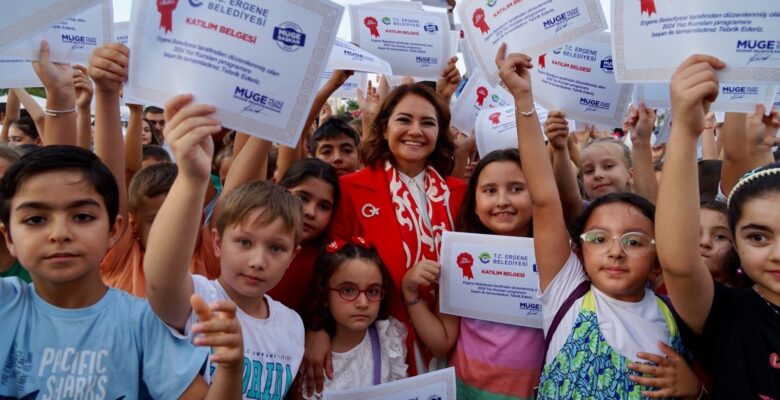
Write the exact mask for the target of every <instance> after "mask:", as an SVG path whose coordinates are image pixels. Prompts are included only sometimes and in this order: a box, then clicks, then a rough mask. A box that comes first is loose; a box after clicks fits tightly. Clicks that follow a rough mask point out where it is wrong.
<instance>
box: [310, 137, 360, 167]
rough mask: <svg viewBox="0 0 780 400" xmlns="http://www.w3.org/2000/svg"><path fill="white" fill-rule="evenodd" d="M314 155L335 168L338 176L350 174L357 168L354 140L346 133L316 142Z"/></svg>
mask: <svg viewBox="0 0 780 400" xmlns="http://www.w3.org/2000/svg"><path fill="white" fill-rule="evenodd" d="M314 157H316V158H319V159H320V160H322V161H325V162H326V163H328V164H330V165H332V166H333V168H336V172H337V173H338V174H339V176H342V175H346V174H351V173H353V172H355V171H357V169H358V153H357V146H355V141H354V140H353V139H352V138H351V137H349V136H347V135H338V136H336V137H335V138H332V139H322V140H320V141H319V142H317V150H316V151H315V152H314Z"/></svg>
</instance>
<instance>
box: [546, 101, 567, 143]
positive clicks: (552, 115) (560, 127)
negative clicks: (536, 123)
mask: <svg viewBox="0 0 780 400" xmlns="http://www.w3.org/2000/svg"><path fill="white" fill-rule="evenodd" d="M544 134H545V135H546V136H547V140H549V141H550V145H552V147H553V149H555V150H564V149H566V148H567V147H566V146H567V144H568V143H567V142H568V140H569V122H568V121H566V114H564V113H563V111H550V112H549V113H547V120H546V121H544Z"/></svg>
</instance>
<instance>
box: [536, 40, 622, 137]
mask: <svg viewBox="0 0 780 400" xmlns="http://www.w3.org/2000/svg"><path fill="white" fill-rule="evenodd" d="M611 53H612V52H611V49H610V47H609V34H607V33H605V32H602V33H598V34H595V35H592V36H590V37H588V38H584V39H580V40H577V41H574V42H572V43H569V44H567V45H564V46H563V47H559V48H557V49H554V50H553V51H551V52H548V53H546V54H542V55H540V56H539V57H538V58H537V59H536V60H535V61H536V63H535V64H534V68H533V69H532V70H531V81H532V85H533V90H534V100H536V101H537V102H538V103H539V104H541V105H542V106H543V107H544V108H546V109H548V110H561V111H563V112H565V113H566V117H567V118H571V119H574V120H578V121H585V122H591V123H595V124H601V125H606V126H610V127H616V126H623V119H624V117H625V111H626V110H627V109H628V104H629V102H630V101H631V94H632V91H633V90H634V88H633V85H631V84H620V83H616V82H615V78H614V75H613V70H612V54H611Z"/></svg>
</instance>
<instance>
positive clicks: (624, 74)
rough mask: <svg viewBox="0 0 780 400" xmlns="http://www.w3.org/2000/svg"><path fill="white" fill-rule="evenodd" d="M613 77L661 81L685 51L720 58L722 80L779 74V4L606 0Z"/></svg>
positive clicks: (767, 79) (776, 76) (761, 79)
mask: <svg viewBox="0 0 780 400" xmlns="http://www.w3.org/2000/svg"><path fill="white" fill-rule="evenodd" d="M612 40H613V43H612V46H613V49H614V56H615V78H616V79H617V80H618V81H622V82H640V81H648V82H652V81H666V82H668V81H669V79H670V78H671V76H672V73H674V71H675V70H676V69H677V67H678V66H679V65H680V64H681V63H682V62H683V60H685V59H686V58H687V57H688V56H690V55H691V54H696V53H700V54H709V55H712V56H715V57H718V58H720V59H721V60H723V61H724V62H725V63H726V68H725V69H724V70H722V71H721V72H720V73H719V76H720V78H721V79H722V80H723V81H730V82H744V81H753V82H776V81H778V80H780V9H778V7H777V3H776V2H774V1H766V0H740V1H730V0H685V1H677V0H674V1H673V0H641V1H636V0H628V1H613V2H612Z"/></svg>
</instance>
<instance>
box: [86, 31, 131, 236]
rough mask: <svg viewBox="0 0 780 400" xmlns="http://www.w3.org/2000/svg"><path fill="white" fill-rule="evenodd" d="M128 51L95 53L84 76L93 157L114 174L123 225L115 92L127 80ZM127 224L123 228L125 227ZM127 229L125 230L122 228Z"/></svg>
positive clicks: (109, 48)
mask: <svg viewBox="0 0 780 400" xmlns="http://www.w3.org/2000/svg"><path fill="white" fill-rule="evenodd" d="M129 54H130V50H129V49H128V48H127V47H125V46H123V45H121V44H119V43H113V44H108V45H105V46H102V47H99V48H97V49H95V50H94V51H93V52H92V55H91V56H90V57H89V67H88V68H87V72H88V73H89V76H90V77H91V78H92V80H93V81H94V82H95V154H97V156H98V157H100V159H101V160H102V161H103V162H104V163H105V164H106V166H107V167H108V169H109V170H111V173H113V174H114V178H115V179H116V183H117V185H118V186H119V215H121V216H122V217H123V218H125V221H127V185H126V183H125V148H124V140H123V138H122V121H121V118H120V116H119V91H120V90H121V89H122V82H124V81H125V79H127V65H128V61H129V58H128V57H129ZM127 225H129V224H125V227H126V226H127ZM125 229H127V228H125Z"/></svg>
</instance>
